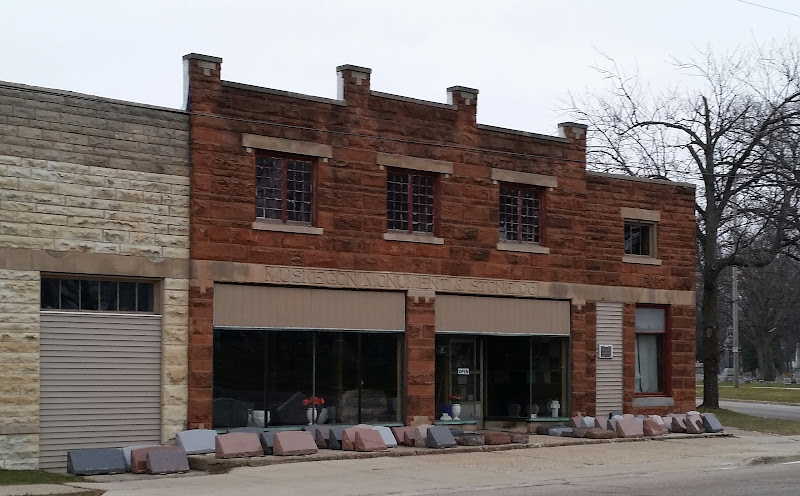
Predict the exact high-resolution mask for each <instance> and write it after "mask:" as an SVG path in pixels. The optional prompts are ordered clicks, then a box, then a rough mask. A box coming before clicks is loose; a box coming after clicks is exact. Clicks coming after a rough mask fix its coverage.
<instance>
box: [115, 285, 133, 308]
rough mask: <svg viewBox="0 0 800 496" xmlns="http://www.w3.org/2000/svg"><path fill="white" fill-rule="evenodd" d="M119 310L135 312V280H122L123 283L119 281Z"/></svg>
mask: <svg viewBox="0 0 800 496" xmlns="http://www.w3.org/2000/svg"><path fill="white" fill-rule="evenodd" d="M119 311H120V312H135V311H136V283H135V282H121V283H119Z"/></svg>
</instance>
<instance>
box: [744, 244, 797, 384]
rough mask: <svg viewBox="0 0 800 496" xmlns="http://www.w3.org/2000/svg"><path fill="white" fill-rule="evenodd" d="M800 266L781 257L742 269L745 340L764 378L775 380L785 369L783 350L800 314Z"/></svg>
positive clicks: (792, 349) (792, 348) (761, 376)
mask: <svg viewBox="0 0 800 496" xmlns="http://www.w3.org/2000/svg"><path fill="white" fill-rule="evenodd" d="M798 269H799V268H798V265H797V263H796V262H795V261H794V260H791V259H789V258H787V257H778V258H776V259H775V260H774V261H773V262H772V263H770V264H769V265H767V266H765V267H750V268H745V269H744V270H743V271H742V278H741V279H742V280H741V282H740V288H741V289H740V292H741V297H742V314H741V315H742V320H741V327H740V329H741V336H742V342H743V344H746V345H747V346H749V347H752V348H753V349H754V350H755V353H756V358H757V360H758V371H759V377H760V378H761V379H764V380H773V379H775V376H776V374H777V373H778V372H782V371H783V369H785V368H786V367H785V364H784V362H785V359H786V357H785V356H783V353H781V350H782V348H783V347H785V344H784V343H786V342H789V341H791V337H792V336H793V335H794V332H793V331H794V329H793V326H794V324H795V323H796V322H797V320H798V317H800V308H798V303H800V294H798V293H797V288H798V285H799V284H800V270H798ZM794 342H796V341H794ZM791 353H792V354H793V353H794V345H792V346H791Z"/></svg>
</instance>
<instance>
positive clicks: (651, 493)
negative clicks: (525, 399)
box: [419, 463, 800, 496]
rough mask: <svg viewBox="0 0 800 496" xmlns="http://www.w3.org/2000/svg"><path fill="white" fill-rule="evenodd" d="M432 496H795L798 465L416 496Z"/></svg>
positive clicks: (574, 480) (798, 488) (798, 483)
mask: <svg viewBox="0 0 800 496" xmlns="http://www.w3.org/2000/svg"><path fill="white" fill-rule="evenodd" d="M419 494H420V495H423V494H425V495H430V496H434V495H436V496H456V495H458V496H473V495H475V496H478V495H489V496H529V495H537V494H547V495H551V496H567V495H580V496H590V495H605V496H608V495H615V496H628V495H630V496H633V495H635V496H676V495H683V494H692V495H698V496H752V495H755V494H763V495H769V496H789V495H791V496H797V495H798V494H800V464H796V463H790V464H779V465H761V466H756V467H743V468H732V467H725V468H715V469H710V470H688V471H684V472H681V473H679V474H676V473H674V472H669V473H665V472H655V471H654V472H652V473H642V474H627V475H626V476H624V477H620V476H619V475H612V476H592V477H571V478H569V479H561V480H558V479H556V480H548V481H542V482H538V483H535V484H525V485H520V486H517V487H502V488H494V489H492V488H481V489H476V490H470V491H454V492H431V493H419Z"/></svg>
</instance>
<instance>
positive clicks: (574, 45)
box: [0, 0, 800, 134]
mask: <svg viewBox="0 0 800 496" xmlns="http://www.w3.org/2000/svg"><path fill="white" fill-rule="evenodd" d="M753 2H754V3H758V4H761V5H764V6H768V7H772V8H775V9H780V10H784V11H788V12H791V13H794V14H798V15H800V2H798V1H797V0H753ZM0 12H1V13H2V17H3V20H4V22H3V27H2V29H0V54H2V58H1V59H0V80H4V81H11V82H17V83H24V84H31V85H38V86H46V87H51V88H58V89H66V90H71V91H78V92H82V93H89V94H94V95H100V96H105V97H111V98H119V99H123V100H131V101H136V102H142V103H148V104H153V105H161V106H166V107H181V106H182V104H183V102H181V98H182V77H183V76H182V68H181V57H182V56H183V55H184V54H186V53H190V52H198V53H204V54H208V55H214V56H218V57H222V58H223V59H224V61H223V65H222V77H223V79H226V80H229V81H237V82H242V83H248V84H253V85H258V86H265V87H269V88H277V89H283V90H288V91H294V92H299V93H307V94H311V95H318V96H325V97H335V96H336V73H335V67H336V66H337V65H341V64H356V65H361V66H366V67H370V68H372V89H373V90H377V91H383V92H387V93H395V94H399V95H405V96H411V97H415V98H422V99H425V100H433V101H438V102H444V101H445V99H446V94H445V88H447V87H448V86H452V85H462V86H470V87H473V88H478V89H479V90H480V95H479V100H478V122H481V123H483V124H491V125H496V126H503V127H509V128H513V129H521V130H525V131H533V132H539V133H546V134H555V133H556V124H557V123H558V122H560V121H562V120H565V117H564V115H563V114H562V111H561V109H563V108H564V105H565V104H564V101H565V100H566V99H567V93H568V91H572V92H575V93H580V92H583V91H587V90H592V89H596V88H600V87H602V86H603V81H602V79H601V78H600V76H599V75H598V73H597V72H596V71H595V70H593V69H592V66H594V65H598V64H601V63H602V60H603V57H602V56H601V55H600V52H603V53H606V54H608V55H609V56H612V57H614V58H615V59H616V60H617V62H618V64H619V65H620V66H622V67H623V68H625V69H626V71H630V72H634V71H635V70H636V68H637V67H638V72H639V74H640V75H641V76H642V77H644V78H646V79H648V80H650V81H652V82H653V84H654V85H659V84H666V83H668V82H673V83H674V82H675V81H676V80H675V76H674V70H673V69H672V67H671V66H670V65H669V60H670V58H671V57H677V58H683V59H685V58H687V57H689V56H691V55H692V54H695V53H696V50H697V49H698V48H705V47H706V46H707V45H711V46H712V47H713V48H714V49H715V50H716V51H720V52H721V51H725V50H731V49H735V48H736V47H737V46H741V45H748V44H751V43H753V41H754V40H755V41H757V42H759V41H760V42H765V41H770V40H772V39H773V38H774V39H779V40H780V39H785V38H786V37H787V36H789V35H791V34H792V33H793V32H796V31H797V29H798V28H800V17H798V16H793V15H790V14H787V13H779V12H775V11H771V10H768V9H765V8H759V7H757V6H754V5H750V4H747V3H744V2H742V1H740V0H667V1H658V2H656V1H648V0H568V1H557V0H549V1H545V0H528V1H504V0H490V1H483V2H479V1H472V0H458V1H439V0H426V1H416V0H394V1H387V0H365V1H355V0H354V1H350V0H337V1H327V2H324V1H291V0H274V1H272V0H262V1H254V0H251V1H244V0H239V1H211V0H192V1H188V0H187V1H177V0H175V1H170V0H137V1H121V0H119V1H117V0H103V1H81V0H71V1H68V2H66V1H61V0H59V1H56V0H52V1H43V0H38V1H37V0H0Z"/></svg>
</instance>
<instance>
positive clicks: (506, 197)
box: [500, 186, 519, 241]
mask: <svg viewBox="0 0 800 496" xmlns="http://www.w3.org/2000/svg"><path fill="white" fill-rule="evenodd" d="M517 194H518V190H516V189H513V188H509V187H506V186H501V187H500V240H502V241H517V240H519V201H518V198H517Z"/></svg>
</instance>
